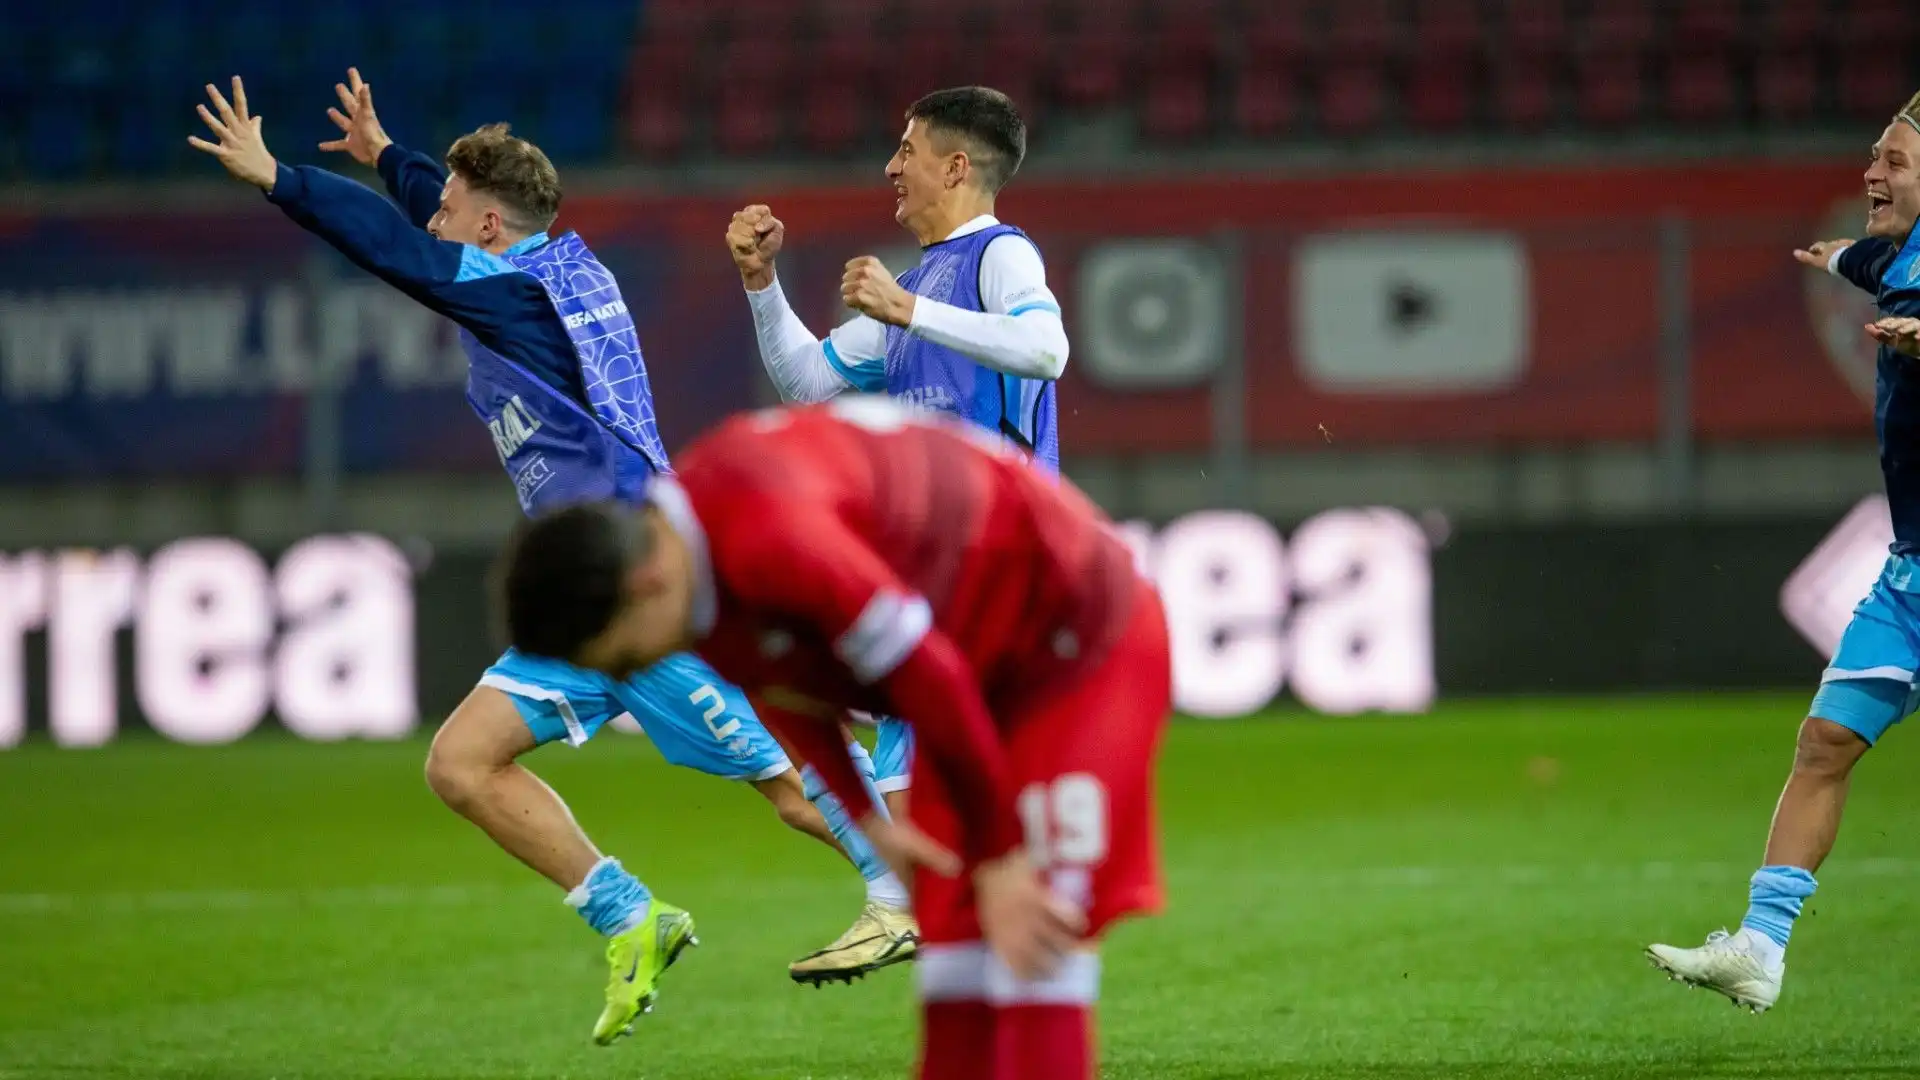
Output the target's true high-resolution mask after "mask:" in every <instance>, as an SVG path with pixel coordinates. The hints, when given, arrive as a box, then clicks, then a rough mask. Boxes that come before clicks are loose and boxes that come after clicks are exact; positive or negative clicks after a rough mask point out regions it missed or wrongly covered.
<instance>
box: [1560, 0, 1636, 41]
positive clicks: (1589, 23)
mask: <svg viewBox="0 0 1920 1080" xmlns="http://www.w3.org/2000/svg"><path fill="white" fill-rule="evenodd" d="M1654 36H1655V35H1654V24H1653V8H1652V7H1651V5H1650V4H1649V2H1648V0H1594V3H1593V6H1592V7H1591V8H1589V9H1588V10H1587V17H1586V18H1585V19H1583V20H1582V21H1581V23H1580V30H1579V34H1578V36H1577V37H1576V38H1575V39H1574V42H1573V44H1574V47H1575V48H1576V49H1582V50H1593V51H1596V52H1603V53H1628V52H1640V51H1642V50H1645V49H1647V48H1648V47H1650V46H1651V45H1652V44H1653V40H1654Z"/></svg>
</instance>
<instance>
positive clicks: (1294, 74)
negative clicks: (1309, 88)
mask: <svg viewBox="0 0 1920 1080" xmlns="http://www.w3.org/2000/svg"><path fill="white" fill-rule="evenodd" d="M1244 35H1245V40H1246V48H1245V50H1244V52H1243V54H1242V60H1241V65H1240V70H1239V71H1238V72H1237V73H1235V76H1234V89H1233V122H1234V126H1235V127H1236V128H1238V129H1239V130H1240V131H1241V132H1242V133H1243V134H1246V135H1252V136H1256V137H1266V136H1272V135H1279V134H1282V133H1284V132H1286V131H1288V130H1289V129H1291V128H1293V127H1294V126H1295V125H1296V124H1297V123H1298V122H1299V119H1300V73H1301V70H1302V68H1303V66H1304V58H1305V57H1306V55H1307V51H1308V37H1307V32H1306V27H1305V26H1304V25H1303V19H1302V17H1301V12H1300V8H1299V6H1298V5H1296V4H1289V3H1276V4H1273V5H1271V6H1269V7H1268V8H1266V9H1265V10H1264V11H1263V12H1262V14H1261V16H1260V18H1259V19H1258V21H1256V22H1254V23H1253V24H1252V25H1251V26H1249V27H1247V28H1246V30H1245V31H1244Z"/></svg>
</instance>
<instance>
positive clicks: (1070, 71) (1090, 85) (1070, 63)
mask: <svg viewBox="0 0 1920 1080" xmlns="http://www.w3.org/2000/svg"><path fill="white" fill-rule="evenodd" d="M1133 53H1134V41H1133V38H1132V37H1131V35H1128V34H1125V33H1122V32H1113V31H1103V32H1085V31H1083V32H1080V33H1073V34H1070V35H1068V36H1065V37H1061V38H1056V39H1055V40H1054V45H1053V47H1052V48H1051V49H1050V50H1049V55H1050V56H1051V57H1052V58H1053V61H1054V67H1053V73H1052V79H1051V82H1052V84H1053V87H1054V90H1055V92H1056V93H1057V94H1058V96H1059V98H1060V100H1061V102H1062V103H1064V104H1066V105H1069V106H1072V107H1075V108H1083V109H1084V108H1099V107H1102V106H1107V105H1112V104H1113V103H1115V102H1117V101H1119V100H1120V98H1121V96H1122V95H1123V94H1124V93H1125V91H1126V83H1127V75H1128V70H1129V69H1128V66H1127V65H1128V62H1129V61H1130V60H1131V59H1132V58H1133Z"/></svg>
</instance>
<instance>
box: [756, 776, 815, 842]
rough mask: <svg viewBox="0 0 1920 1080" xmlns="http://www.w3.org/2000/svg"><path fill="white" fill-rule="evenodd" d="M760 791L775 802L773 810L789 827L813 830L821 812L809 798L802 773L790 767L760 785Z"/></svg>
mask: <svg viewBox="0 0 1920 1080" xmlns="http://www.w3.org/2000/svg"><path fill="white" fill-rule="evenodd" d="M760 793H761V794H763V795H765V796H766V797H767V801H768V802H770V803H772V804H773V812H774V813H776V814H778V815H780V820H781V821H782V822H783V823H784V824H785V825H786V826H787V828H789V829H795V830H798V831H800V832H811V831H812V830H813V824H814V820H815V819H816V818H817V817H818V816H819V814H820V812H819V811H818V810H815V809H814V808H813V803H812V802H811V801H809V800H808V799H807V795H806V790H805V788H804V787H803V786H802V785H801V783H800V774H799V773H797V772H795V771H793V770H792V769H788V770H787V771H786V772H783V773H781V774H780V775H779V776H776V777H774V778H773V779H771V780H768V781H766V782H765V783H763V784H762V785H761V786H760Z"/></svg>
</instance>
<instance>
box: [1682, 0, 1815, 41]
mask: <svg viewBox="0 0 1920 1080" xmlns="http://www.w3.org/2000/svg"><path fill="white" fill-rule="evenodd" d="M1772 6H1775V7H1796V6H1797V7H1802V8H1809V9H1811V8H1812V7H1813V5H1811V4H1805V3H1801V4H1776V5H1772ZM1669 37H1670V39H1671V40H1672V42H1673V43H1674V45H1675V46H1676V47H1678V48H1682V49H1703V50H1729V49H1736V48H1739V47H1741V46H1743V45H1744V44H1745V43H1746V41H1747V38H1748V33H1747V26H1746V22H1745V19H1744V18H1743V17H1742V12H1741V10H1740V3H1739V0H1685V2H1684V3H1682V4H1681V5H1680V9H1679V10H1678V11H1677V12H1675V13H1674V16H1673V26H1672V29H1671V31H1670V33H1669Z"/></svg>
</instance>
